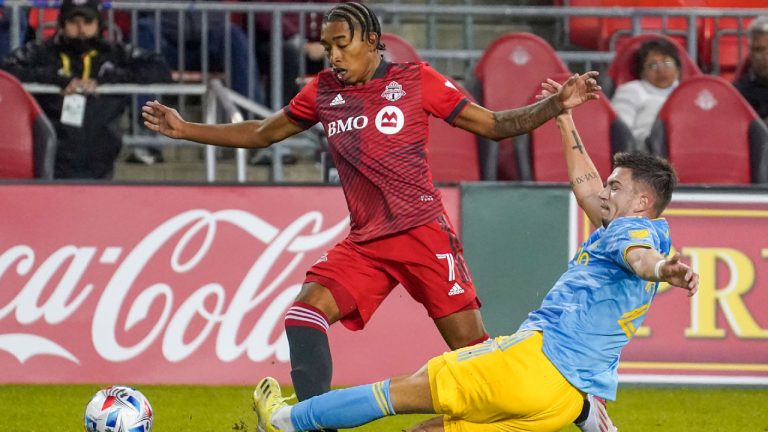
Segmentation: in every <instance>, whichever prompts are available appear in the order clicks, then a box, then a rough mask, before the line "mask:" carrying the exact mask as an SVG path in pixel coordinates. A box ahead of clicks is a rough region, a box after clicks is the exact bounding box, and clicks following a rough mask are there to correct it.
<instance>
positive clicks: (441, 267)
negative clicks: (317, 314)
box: [305, 216, 480, 330]
mask: <svg viewBox="0 0 768 432" xmlns="http://www.w3.org/2000/svg"><path fill="white" fill-rule="evenodd" d="M462 252H463V248H462V246H461V242H460V241H459V238H458V237H457V236H456V234H455V232H454V229H453V226H451V223H450V222H449V221H448V218H447V217H445V216H440V217H438V218H437V219H436V220H434V221H433V222H430V223H428V224H426V225H422V226H418V227H415V228H411V229H409V230H407V231H403V232H400V233H397V234H393V235H391V236H387V237H383V238H380V239H375V240H370V241H366V242H363V243H354V242H352V241H350V240H349V239H345V240H344V241H342V242H341V243H338V244H337V245H336V246H334V247H333V249H331V250H330V251H328V252H327V253H325V254H324V255H323V256H322V257H321V258H320V260H318V262H317V263H315V265H313V266H312V267H311V268H310V269H309V270H308V271H307V278H306V280H305V283H308V282H316V283H319V284H320V285H323V286H324V287H326V288H328V289H329V290H331V293H332V294H333V297H334V299H335V300H336V304H337V305H338V307H339V311H340V314H341V322H342V324H344V326H345V327H347V328H348V329H350V330H360V329H362V328H363V327H365V324H366V323H367V322H368V320H369V319H370V318H371V316H373V313H374V312H375V311H376V309H377V308H378V307H379V305H381V303H382V302H383V301H384V299H385V298H386V297H387V296H388V295H389V293H390V292H391V291H392V290H393V289H394V288H395V287H396V286H397V285H398V283H399V284H402V285H403V287H405V289H406V290H407V291H408V293H409V294H410V295H411V297H413V299H414V300H416V301H417V302H419V303H421V304H422V305H424V307H425V308H426V309H427V313H428V314H429V316H430V317H431V318H432V319H436V318H442V317H444V316H447V315H450V314H452V313H455V312H458V311H461V310H464V309H476V308H479V307H480V301H479V300H478V298H477V294H476V292H475V286H474V284H473V283H472V276H471V275H470V273H469V269H468V268H467V265H466V263H465V262H464V257H463V256H462Z"/></svg>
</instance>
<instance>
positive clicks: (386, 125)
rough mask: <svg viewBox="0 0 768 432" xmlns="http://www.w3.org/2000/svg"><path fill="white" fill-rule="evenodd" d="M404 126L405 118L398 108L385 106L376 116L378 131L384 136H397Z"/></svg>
mask: <svg viewBox="0 0 768 432" xmlns="http://www.w3.org/2000/svg"><path fill="white" fill-rule="evenodd" d="M404 124H405V116H404V115H403V112H402V111H400V108H398V107H396V106H385V107H384V108H382V109H381V110H379V113H378V114H376V129H378V130H379V132H381V133H383V134H386V135H392V134H396V133H398V132H400V129H402V128H403V125H404Z"/></svg>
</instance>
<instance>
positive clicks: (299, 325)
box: [285, 302, 333, 401]
mask: <svg viewBox="0 0 768 432" xmlns="http://www.w3.org/2000/svg"><path fill="white" fill-rule="evenodd" d="M328 326H329V325H328V319H327V318H326V317H325V315H324V314H323V313H322V312H321V311H320V310H319V309H317V308H315V307H313V306H311V305H308V304H304V303H300V302H296V303H294V304H293V305H292V306H291V308H290V309H289V310H288V312H287V314H286V317H285V333H286V336H287V337H288V346H289V348H290V352H291V380H292V381H293V386H294V388H295V391H296V397H297V398H298V399H299V400H300V401H302V400H305V399H309V398H311V397H312V396H317V395H320V394H323V393H325V392H327V391H328V390H330V389H331V376H332V374H333V363H332V360H331V349H330V347H329V345H328V335H327V333H326V332H327V330H328Z"/></svg>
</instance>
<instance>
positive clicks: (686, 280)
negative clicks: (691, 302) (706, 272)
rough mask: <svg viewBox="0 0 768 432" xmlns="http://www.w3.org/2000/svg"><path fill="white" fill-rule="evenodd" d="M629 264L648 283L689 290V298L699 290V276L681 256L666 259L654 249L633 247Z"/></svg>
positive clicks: (630, 251) (629, 255) (628, 259)
mask: <svg viewBox="0 0 768 432" xmlns="http://www.w3.org/2000/svg"><path fill="white" fill-rule="evenodd" d="M627 262H628V263H629V265H630V266H631V267H632V270H634V272H635V274H636V275H638V276H640V277H641V278H643V279H645V280H648V281H656V282H668V283H669V284H670V285H673V286H676V287H680V288H683V289H685V290H688V296H689V297H690V296H692V295H694V294H696V291H698V289H699V274H698V273H696V272H694V271H693V269H692V268H691V267H689V266H688V265H687V264H685V263H683V262H681V261H680V254H679V253H677V254H675V255H674V256H672V257H669V258H664V256H662V255H661V254H660V253H658V252H657V251H655V250H653V249H647V248H644V247H633V248H631V249H630V250H629V251H628V252H627Z"/></svg>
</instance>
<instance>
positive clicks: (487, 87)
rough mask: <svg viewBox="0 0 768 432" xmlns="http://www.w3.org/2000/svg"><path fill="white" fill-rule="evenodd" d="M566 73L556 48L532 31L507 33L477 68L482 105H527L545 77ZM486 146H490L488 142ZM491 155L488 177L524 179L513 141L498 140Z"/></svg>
mask: <svg viewBox="0 0 768 432" xmlns="http://www.w3.org/2000/svg"><path fill="white" fill-rule="evenodd" d="M567 72H568V68H567V67H566V65H565V63H563V61H562V60H561V59H560V57H558V55H557V53H556V52H555V50H554V48H552V46H551V45H550V44H549V43H548V42H547V41H545V40H544V39H542V38H540V37H538V36H536V35H533V34H530V33H507V34H505V35H503V36H501V37H499V38H498V39H496V40H494V41H493V42H492V43H491V44H490V45H489V46H488V48H486V49H485V51H484V52H483V55H482V56H481V57H480V60H479V61H478V63H477V66H476V68H475V75H476V76H477V79H478V80H479V82H480V88H481V90H480V94H481V98H482V102H483V105H485V106H486V107H487V108H488V109H491V110H502V109H509V108H516V107H520V106H523V105H526V104H528V103H530V96H531V93H532V92H534V91H537V90H538V89H539V88H540V85H541V83H542V82H543V81H544V80H545V79H546V78H548V77H551V76H554V75H558V74H562V73H567ZM517 142H518V143H519V142H520V141H519V140H518V141H517ZM485 145H488V146H489V147H490V144H489V143H486V144H485ZM518 145H519V144H518ZM489 157H490V158H491V159H492V160H491V161H490V163H489V164H486V165H485V166H486V167H488V168H487V171H490V172H486V173H485V176H487V177H488V179H489V180H519V179H520V178H521V173H520V172H519V169H518V162H517V156H516V151H515V144H514V143H513V142H512V140H503V141H501V142H499V146H498V156H497V158H494V155H493V154H491V155H489Z"/></svg>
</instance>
